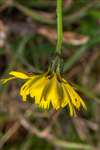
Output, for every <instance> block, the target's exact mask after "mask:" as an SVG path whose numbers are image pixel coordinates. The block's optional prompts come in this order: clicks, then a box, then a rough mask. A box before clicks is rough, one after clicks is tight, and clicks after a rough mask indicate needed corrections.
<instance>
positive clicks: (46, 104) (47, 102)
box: [39, 98, 50, 109]
mask: <svg viewBox="0 0 100 150" xmlns="http://www.w3.org/2000/svg"><path fill="white" fill-rule="evenodd" d="M49 106H50V100H44V98H42V99H41V101H40V103H39V107H40V108H43V109H49Z"/></svg>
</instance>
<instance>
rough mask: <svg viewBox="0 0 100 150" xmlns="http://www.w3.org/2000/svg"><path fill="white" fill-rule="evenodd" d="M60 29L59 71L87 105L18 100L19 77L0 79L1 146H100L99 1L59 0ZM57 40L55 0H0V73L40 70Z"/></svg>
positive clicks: (98, 149)
mask: <svg viewBox="0 0 100 150" xmlns="http://www.w3.org/2000/svg"><path fill="white" fill-rule="evenodd" d="M63 29H64V37H63V48H62V50H63V53H62V58H63V60H64V64H63V68H62V69H63V71H64V77H65V78H66V79H67V80H68V81H69V82H70V83H72V84H73V85H74V87H75V88H76V89H77V91H78V92H79V93H80V95H81V96H82V98H83V99H84V101H85V103H86V105H87V111H84V110H80V112H78V116H77V117H76V118H70V116H69V112H68V109H67V107H66V108H64V109H63V110H59V111H57V112H55V111H54V110H53V109H52V108H51V109H50V110H48V111H44V110H41V109H39V108H38V107H37V106H36V105H34V103H33V101H32V100H29V101H27V102H26V103H23V102H22V101H21V97H20V96H19V94H18V92H19V87H20V85H21V83H22V82H20V81H11V82H9V83H7V84H6V85H2V84H1V83H0V149H1V150H42V149H43V150H63V149H66V150H73V149H74V150H78V149H80V150H92V149H93V150H100V1H99V0H75V1H74V0H63ZM56 40H57V34H56V0H28V1H27V0H0V78H4V77H7V75H8V73H9V71H11V70H18V71H23V72H34V71H41V70H44V71H45V70H46V69H47V68H48V65H49V63H50V61H51V60H52V59H53V57H54V53H55V47H56Z"/></svg>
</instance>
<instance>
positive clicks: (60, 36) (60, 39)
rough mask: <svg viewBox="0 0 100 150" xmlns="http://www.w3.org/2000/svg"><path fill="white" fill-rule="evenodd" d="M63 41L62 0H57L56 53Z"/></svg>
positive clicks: (58, 51) (59, 50)
mask: <svg viewBox="0 0 100 150" xmlns="http://www.w3.org/2000/svg"><path fill="white" fill-rule="evenodd" d="M62 42H63V22H62V0H57V47H56V53H58V54H61V48H62Z"/></svg>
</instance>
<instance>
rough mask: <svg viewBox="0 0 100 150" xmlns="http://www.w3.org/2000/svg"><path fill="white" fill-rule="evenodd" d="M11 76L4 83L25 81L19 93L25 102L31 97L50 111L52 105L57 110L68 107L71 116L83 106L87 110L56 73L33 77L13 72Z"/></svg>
mask: <svg viewBox="0 0 100 150" xmlns="http://www.w3.org/2000/svg"><path fill="white" fill-rule="evenodd" d="M9 74H10V75H11V77H9V78H7V79H2V83H6V82H8V81H9V80H12V79H16V78H19V79H22V80H24V82H25V83H24V84H23V85H22V86H21V88H20V92H19V93H20V95H21V96H22V99H23V101H26V99H27V96H30V97H31V98H34V99H35V103H36V104H37V105H38V106H39V107H41V108H43V109H49V107H50V105H52V106H53V108H54V109H56V110H57V109H59V108H63V107H65V106H68V108H69V111H70V115H71V116H74V115H75V114H76V110H79V109H80V108H81V106H82V107H83V108H84V109H86V106H85V103H84V102H83V100H82V99H81V97H80V96H79V95H78V94H77V93H76V92H75V90H74V89H73V87H72V86H71V85H69V83H68V82H67V81H66V80H65V79H64V78H62V77H61V76H60V75H58V74H57V73H55V72H54V71H53V72H52V73H49V72H47V73H41V74H35V73H34V74H32V75H27V74H24V73H21V72H17V71H11V72H10V73H9Z"/></svg>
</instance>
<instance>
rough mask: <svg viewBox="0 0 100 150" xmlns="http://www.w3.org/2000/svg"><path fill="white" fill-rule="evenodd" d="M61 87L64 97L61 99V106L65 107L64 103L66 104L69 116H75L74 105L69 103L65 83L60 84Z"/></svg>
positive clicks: (69, 99)
mask: <svg viewBox="0 0 100 150" xmlns="http://www.w3.org/2000/svg"><path fill="white" fill-rule="evenodd" d="M62 87H63V93H64V97H63V101H62V107H65V106H66V105H68V107H69V112H70V116H75V114H76V113H75V110H74V107H73V105H72V103H71V98H70V96H69V93H68V92H67V89H66V87H65V84H62Z"/></svg>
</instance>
